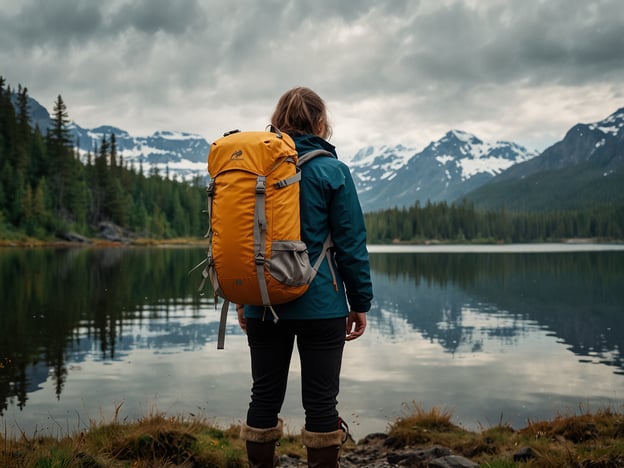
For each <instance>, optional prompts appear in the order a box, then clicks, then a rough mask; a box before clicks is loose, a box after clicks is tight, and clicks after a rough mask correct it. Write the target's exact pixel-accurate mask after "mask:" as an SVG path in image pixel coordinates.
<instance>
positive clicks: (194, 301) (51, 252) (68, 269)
mask: <svg viewBox="0 0 624 468" xmlns="http://www.w3.org/2000/svg"><path fill="white" fill-rule="evenodd" d="M201 256H202V255H201V252H200V251H197V250H185V249H133V248H127V249H126V248H113V249H65V250H59V249H32V250H23V249H16V250H2V251H0V284H2V290H3V292H5V293H4V294H3V298H2V302H3V305H2V311H3V312H2V314H0V360H1V365H0V400H1V401H2V407H0V414H1V413H2V411H4V410H5V409H6V408H7V405H8V401H7V399H8V398H14V399H16V402H17V405H18V406H19V407H20V408H22V407H23V406H24V405H25V403H26V400H27V393H28V391H32V390H33V389H34V388H37V387H38V386H39V385H40V384H41V383H42V382H45V381H46V380H47V378H48V373H47V372H46V373H42V372H39V371H36V370H37V369H40V368H41V366H42V365H44V366H45V368H46V369H49V372H50V373H51V374H52V377H53V379H54V383H55V386H56V393H57V395H60V393H61V392H62V390H63V385H64V383H65V380H66V377H67V367H66V363H67V362H68V360H70V359H73V360H75V359H76V358H78V359H80V355H81V354H82V355H83V356H85V355H87V354H89V353H91V350H92V348H93V346H94V345H96V346H97V345H99V350H100V354H101V358H102V359H116V358H117V354H118V346H119V345H120V336H121V335H123V331H124V326H125V325H128V326H129V325H130V324H132V323H135V324H139V325H141V324H143V321H144V320H147V319H148V318H149V319H153V318H159V319H162V320H163V323H167V325H166V327H167V329H168V334H169V337H170V339H172V340H175V339H178V340H179V342H181V341H183V340H187V341H186V343H188V341H189V340H201V339H202V338H200V337H199V336H198V335H202V334H205V335H204V336H211V335H213V334H215V333H216V325H213V326H212V327H210V326H208V325H207V326H206V327H205V329H203V330H201V331H197V330H196V331H193V332H189V331H188V330H183V329H182V327H180V326H177V325H175V323H174V322H173V321H171V320H170V319H171V314H172V313H174V311H176V310H179V307H182V306H183V307H184V308H185V309H186V310H191V312H192V313H193V315H199V311H200V309H201V308H202V307H204V308H205V306H206V304H207V302H208V301H207V299H203V298H202V297H201V296H199V295H198V294H197V293H196V292H195V289H196V287H197V284H198V283H199V280H198V279H197V277H193V276H189V275H188V271H189V269H190V268H191V267H192V266H193V265H194V264H196V263H197V262H198V261H199V259H201ZM206 292H207V293H208V294H207V295H206V296H203V297H210V296H211V294H210V292H209V286H207V288H206ZM211 328H215V330H212V329H211ZM176 335H177V336H178V338H171V337H175V336H176ZM180 337H183V338H180ZM124 339H125V338H124ZM133 340H134V338H129V339H128V341H130V342H128V343H124V344H123V345H122V346H124V347H126V348H127V347H131V346H132V344H133V343H132V342H131V341H133ZM161 341H164V340H162V339H161ZM151 344H152V345H155V346H158V338H156V337H153V338H151ZM85 345H86V346H85ZM85 348H87V349H88V350H89V351H85Z"/></svg>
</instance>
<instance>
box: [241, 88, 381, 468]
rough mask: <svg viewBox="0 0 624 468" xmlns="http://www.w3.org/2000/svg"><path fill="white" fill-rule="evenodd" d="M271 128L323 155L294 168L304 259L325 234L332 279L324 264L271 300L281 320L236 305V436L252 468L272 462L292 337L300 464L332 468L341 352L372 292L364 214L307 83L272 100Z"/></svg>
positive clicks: (340, 432)
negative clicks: (240, 362)
mask: <svg viewBox="0 0 624 468" xmlns="http://www.w3.org/2000/svg"><path fill="white" fill-rule="evenodd" d="M271 124H272V125H273V127H275V128H277V129H279V130H280V131H282V132H285V133H288V134H289V135H290V136H291V137H292V138H293V140H294V142H295V144H296V147H297V151H298V153H299V155H300V156H301V155H303V154H305V153H307V152H309V151H312V150H317V149H322V150H326V151H329V152H330V153H331V156H329V155H328V156H320V157H316V158H314V159H312V160H310V161H309V162H307V163H306V164H305V165H303V166H302V167H301V182H300V210H301V237H302V240H303V241H304V242H305V243H306V245H307V247H308V253H309V257H310V261H311V262H312V263H314V261H315V260H316V258H318V256H319V255H321V252H322V246H323V242H324V241H325V238H326V237H327V234H328V233H331V237H332V240H333V243H334V251H335V255H334V259H335V265H333V270H334V272H335V275H333V274H332V271H331V270H330V266H329V264H328V261H326V260H325V261H323V263H322V264H321V267H320V268H319V272H318V274H317V275H316V277H315V279H314V281H313V282H312V283H311V285H310V288H309V289H308V291H307V292H306V293H305V294H304V295H303V296H301V297H300V298H298V299H296V300H294V301H292V302H289V303H287V304H282V305H278V306H274V308H275V310H276V312H277V314H278V316H279V317H280V319H279V321H278V322H277V323H274V322H273V321H272V320H271V319H270V318H269V317H267V319H266V320H263V308H262V307H252V306H245V307H243V306H237V312H238V317H239V323H240V325H241V328H243V330H245V332H246V333H247V339H248V344H249V348H250V351H251V370H252V377H253V386H252V395H251V403H250V404H249V410H248V412H247V420H246V424H244V425H243V428H242V430H241V437H242V438H243V439H244V440H246V441H247V442H246V446H247V454H248V458H249V466H250V467H273V466H275V460H274V456H275V455H274V453H275V443H276V441H277V440H278V439H279V438H280V437H281V436H282V422H281V420H279V419H278V414H279V412H280V410H281V407H282V403H283V401H284V395H285V393H286V384H287V380H288V368H289V366H290V359H291V354H292V350H293V344H294V340H295V338H296V339H297V349H298V351H299V356H300V360H301V386H302V391H301V393H302V400H303V407H304V409H305V427H304V428H303V432H302V439H303V443H304V444H305V445H306V447H307V454H308V466H309V467H334V466H338V459H339V456H340V447H341V445H342V443H343V442H344V441H345V440H346V430H345V425H344V423H343V422H342V420H341V419H340V417H339V416H338V411H337V409H336V405H337V400H336V397H337V396H338V390H339V379H340V366H341V363H342V351H343V348H344V344H345V340H346V341H349V340H354V339H356V338H358V337H360V336H361V335H362V334H363V333H364V330H365V328H366V312H368V310H369V309H370V303H371V299H372V297H373V294H372V285H371V280H370V269H369V262H368V252H367V250H366V230H365V226H364V219H363V216H362V209H361V207H360V204H359V201H358V198H357V194H356V191H355V185H354V183H353V179H352V178H351V174H350V172H349V169H348V167H347V166H346V165H345V164H343V163H342V162H340V161H338V159H337V156H336V151H335V149H334V146H333V145H331V144H330V143H328V142H327V139H328V138H329V137H330V135H331V127H330V126H329V123H328V121H327V111H326V108H325V103H324V102H323V100H322V99H321V98H320V97H319V96H318V95H317V94H316V93H315V92H314V91H312V90H310V89H308V88H301V87H300V88H294V89H291V90H290V91H287V92H286V93H285V94H284V95H283V96H282V97H281V98H280V99H279V101H278V103H277V107H276V109H275V112H274V113H273V116H272V119H271ZM334 277H335V280H336V281H334Z"/></svg>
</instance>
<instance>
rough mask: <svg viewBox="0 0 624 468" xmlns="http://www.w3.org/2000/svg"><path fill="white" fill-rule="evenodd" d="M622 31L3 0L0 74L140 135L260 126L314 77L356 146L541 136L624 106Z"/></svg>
mask: <svg viewBox="0 0 624 468" xmlns="http://www.w3.org/2000/svg"><path fill="white" fill-rule="evenodd" d="M623 30H624V9H623V8H621V2H620V1H619V0H597V1H593V2H587V1H581V0H549V1H541V0H526V1H524V2H509V1H505V0H490V1H488V2H476V1H472V0H463V1H459V0H438V1H432V0H422V1H408V0H390V1H385V2H379V1H377V0H361V1H358V2H335V1H333V0H317V1H300V0H290V1H278V0H267V1H264V2H257V1H255V0H231V1H230V2H220V1H216V0H214V1H209V0H177V1H175V2H171V1H167V0H110V1H107V2H92V1H88V0H82V1H81V0H54V1H47V0H26V1H23V2H14V1H12V0H0V41H1V47H0V64H2V69H0V74H3V75H4V76H5V77H6V78H7V80H8V82H9V83H11V84H13V85H14V86H17V84H18V83H20V84H23V85H25V86H28V87H29V89H30V90H31V94H32V95H33V96H34V97H36V98H38V99H40V100H42V103H43V104H44V105H47V106H49V105H50V104H51V102H52V100H53V98H54V97H55V96H56V94H58V93H61V94H63V96H64V97H65V98H66V101H67V102H68V105H69V106H70V107H69V110H70V115H72V112H73V115H72V118H74V119H76V120H77V121H78V122H79V123H81V124H83V125H91V124H93V125H95V124H101V123H110V124H113V125H117V126H120V127H122V128H126V129H127V130H129V131H131V132H151V131H155V130H158V129H163V128H168V129H177V130H188V131H196V132H201V133H204V134H206V135H207V136H210V135H211V134H214V133H219V132H220V131H221V130H222V128H223V127H222V126H225V127H229V126H230V125H229V123H230V122H232V121H237V122H240V125H237V126H241V127H245V125H249V126H257V125H262V124H263V123H264V122H265V121H266V119H267V118H268V115H270V112H271V110H272V106H273V105H274V103H275V101H276V99H277V97H278V96H279V95H280V94H281V93H282V92H283V91H284V90H285V89H287V88H289V87H291V86H295V85H302V84H303V85H308V86H311V87H313V88H315V89H317V90H318V91H319V93H320V94H322V95H323V96H324V97H325V98H326V100H327V102H328V103H329V105H330V112H332V117H333V120H334V124H335V127H336V132H335V135H336V137H335V138H336V141H337V142H338V143H341V144H344V146H345V147H348V148H349V150H355V149H357V145H358V144H361V145H364V144H370V143H377V144H383V143H398V142H404V141H402V140H403V139H405V140H407V141H405V143H410V141H411V142H414V143H415V144H426V143H427V142H428V141H426V140H427V139H428V138H436V137H439V136H441V135H440V134H439V133H441V132H444V131H445V130H448V129H449V128H451V127H452V128H462V129H464V130H467V131H473V132H475V133H477V134H478V135H479V136H481V137H483V138H488V137H494V138H499V137H500V138H515V139H518V140H520V142H521V143H522V142H523V141H524V142H526V143H527V144H529V145H530V144H531V143H532V142H535V143H539V144H543V142H547V141H548V140H549V139H550V140H554V139H556V138H558V137H559V138H560V137H561V136H562V134H561V132H563V131H565V130H566V129H567V126H568V125H571V124H574V123H576V122H577V121H583V119H586V118H589V119H592V118H602V117H605V116H606V115H607V114H608V113H610V112H612V111H614V110H615V109H616V108H617V107H620V106H622V105H624V103H623V102H622V99H623V94H624V93H623V85H622V83H624V54H622V53H621V50H624V34H622V32H621V31H623ZM72 104H73V107H72ZM563 110H565V111H566V112H562V111H563ZM563 113H565V114H567V115H566V117H565V118H564V117H562V115H561V114H563ZM358 119H359V121H358ZM388 135H392V137H393V138H394V139H393V140H392V141H383V138H387V136H388Z"/></svg>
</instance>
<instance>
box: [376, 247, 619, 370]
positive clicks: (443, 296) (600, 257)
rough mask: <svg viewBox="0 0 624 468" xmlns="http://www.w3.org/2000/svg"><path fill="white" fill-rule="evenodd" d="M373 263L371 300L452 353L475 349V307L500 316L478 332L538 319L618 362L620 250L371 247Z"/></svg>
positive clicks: (581, 348) (516, 328)
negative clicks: (399, 250)
mask: <svg viewBox="0 0 624 468" xmlns="http://www.w3.org/2000/svg"><path fill="white" fill-rule="evenodd" d="M371 264H372V266H373V272H374V274H375V276H374V285H375V294H376V303H377V307H378V308H379V309H381V311H383V310H390V311H394V312H395V313H396V314H399V315H402V316H404V317H405V319H406V321H407V322H408V323H410V324H411V325H412V326H413V327H414V328H415V329H417V330H419V331H420V332H421V333H422V334H423V335H424V336H425V337H427V338H429V339H431V340H435V341H438V342H440V344H441V345H442V346H443V347H444V348H445V349H447V350H449V351H450V352H455V351H456V350H457V349H458V347H460V346H462V345H464V346H467V347H468V348H469V349H471V350H473V351H478V350H479V349H480V346H481V343H480V340H479V337H478V336H477V335H475V333H476V331H477V330H476V328H475V327H474V326H472V325H470V324H466V323H464V322H465V320H466V315H467V312H468V311H472V312H475V311H476V312H477V313H479V314H487V315H491V314H496V315H498V317H499V319H502V320H498V321H497V322H496V325H495V326H494V327H491V328H488V326H487V325H483V326H480V327H479V328H480V329H479V334H484V333H485V334H487V335H488V336H492V337H497V338H500V339H501V340H507V341H509V340H514V339H517V337H519V336H522V335H524V334H526V332H527V327H529V326H534V324H537V326H539V327H540V328H544V329H548V330H550V331H552V333H553V334H554V335H555V336H557V337H559V338H560V339H561V340H562V341H563V342H564V343H566V344H567V345H569V349H570V350H571V351H572V352H574V353H575V354H577V355H579V356H585V357H589V358H591V359H592V360H594V361H600V362H602V363H604V364H608V365H611V366H615V367H618V368H619V369H620V370H621V369H624V357H623V354H622V352H623V350H624V329H623V328H622V326H621V323H622V320H624V319H622V317H621V311H622V310H624V289H623V288H622V286H621V281H622V277H624V253H622V252H582V253H552V254H543V253H540V254H530V253H528V254H502V253H496V254H433V253H432V254H372V255H371ZM377 307H376V308H375V309H374V310H373V311H372V312H373V313H379V312H380V311H379V310H377ZM382 323H384V324H386V326H387V323H388V321H387V320H386V321H383V319H382ZM618 372H619V371H618Z"/></svg>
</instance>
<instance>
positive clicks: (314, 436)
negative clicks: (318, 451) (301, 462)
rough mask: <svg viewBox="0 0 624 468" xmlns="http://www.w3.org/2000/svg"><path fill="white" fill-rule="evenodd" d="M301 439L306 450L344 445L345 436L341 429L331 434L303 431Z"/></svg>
mask: <svg viewBox="0 0 624 468" xmlns="http://www.w3.org/2000/svg"><path fill="white" fill-rule="evenodd" d="M301 439H302V440H303V445H305V446H306V447H308V448H324V447H334V446H340V445H342V444H343V443H345V442H346V440H347V434H346V433H345V431H343V430H342V429H338V430H337V431H333V432H310V431H306V430H305V429H303V431H302V432H301Z"/></svg>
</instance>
